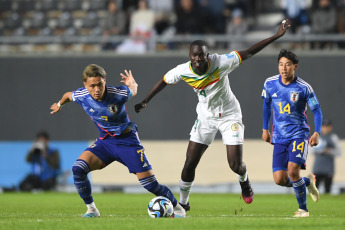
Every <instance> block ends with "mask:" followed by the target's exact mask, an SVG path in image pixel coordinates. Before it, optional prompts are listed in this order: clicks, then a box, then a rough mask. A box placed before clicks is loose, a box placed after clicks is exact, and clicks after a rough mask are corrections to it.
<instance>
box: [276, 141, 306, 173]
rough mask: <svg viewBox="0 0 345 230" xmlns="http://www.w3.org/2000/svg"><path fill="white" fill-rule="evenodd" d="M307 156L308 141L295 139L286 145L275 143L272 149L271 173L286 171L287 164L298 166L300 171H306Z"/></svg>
mask: <svg viewBox="0 0 345 230" xmlns="http://www.w3.org/2000/svg"><path fill="white" fill-rule="evenodd" d="M307 156H308V140H304V139H295V140H292V141H291V142H288V143H275V144H274V149H273V162H272V168H273V172H275V171H279V170H284V171H287V170H288V163H289V162H293V163H296V164H298V165H299V166H300V167H301V169H306V164H305V163H306V161H307Z"/></svg>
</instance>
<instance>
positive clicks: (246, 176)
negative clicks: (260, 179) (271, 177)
mask: <svg viewBox="0 0 345 230" xmlns="http://www.w3.org/2000/svg"><path fill="white" fill-rule="evenodd" d="M237 175H238V174H237ZM238 179H239V181H241V182H245V181H246V180H247V179H248V175H247V172H246V173H245V174H244V175H243V176H241V175H238Z"/></svg>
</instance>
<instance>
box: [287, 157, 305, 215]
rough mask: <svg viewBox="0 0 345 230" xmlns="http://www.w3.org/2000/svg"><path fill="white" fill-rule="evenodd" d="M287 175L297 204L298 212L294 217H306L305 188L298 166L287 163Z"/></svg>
mask: <svg viewBox="0 0 345 230" xmlns="http://www.w3.org/2000/svg"><path fill="white" fill-rule="evenodd" d="M288 173H289V177H290V178H291V181H292V186H293V189H294V192H295V195H296V199H297V202H298V211H297V212H295V217H307V216H309V212H308V208H307V186H306V181H305V180H304V179H303V178H302V177H301V176H300V165H298V164H296V163H294V162H289V164H288Z"/></svg>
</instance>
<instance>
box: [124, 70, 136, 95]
mask: <svg viewBox="0 0 345 230" xmlns="http://www.w3.org/2000/svg"><path fill="white" fill-rule="evenodd" d="M125 74H126V75H125ZM125 74H123V73H120V75H121V77H122V80H121V82H122V83H123V84H125V85H126V86H128V88H129V89H130V90H131V91H132V97H134V96H135V95H137V93H138V84H137V83H136V82H135V80H134V77H133V74H132V71H131V70H129V71H127V70H125Z"/></svg>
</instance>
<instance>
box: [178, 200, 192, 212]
mask: <svg viewBox="0 0 345 230" xmlns="http://www.w3.org/2000/svg"><path fill="white" fill-rule="evenodd" d="M179 204H180V205H181V206H182V208H183V209H184V210H186V212H187V211H189V210H190V205H189V202H188V203H187V204H181V203H179Z"/></svg>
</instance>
